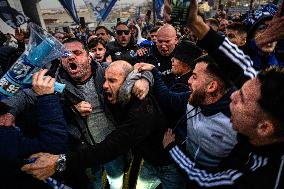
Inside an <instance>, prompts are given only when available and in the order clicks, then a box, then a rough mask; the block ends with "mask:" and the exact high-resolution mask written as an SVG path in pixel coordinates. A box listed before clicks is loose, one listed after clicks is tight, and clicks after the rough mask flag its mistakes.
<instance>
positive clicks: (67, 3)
mask: <svg viewBox="0 0 284 189" xmlns="http://www.w3.org/2000/svg"><path fill="white" fill-rule="evenodd" d="M59 2H60V3H61V5H62V6H63V7H64V9H65V10H66V11H67V13H68V14H69V15H70V16H71V17H72V18H73V20H74V21H75V22H76V23H77V24H79V23H80V20H79V17H78V14H77V10H76V6H75V3H74V0H59Z"/></svg>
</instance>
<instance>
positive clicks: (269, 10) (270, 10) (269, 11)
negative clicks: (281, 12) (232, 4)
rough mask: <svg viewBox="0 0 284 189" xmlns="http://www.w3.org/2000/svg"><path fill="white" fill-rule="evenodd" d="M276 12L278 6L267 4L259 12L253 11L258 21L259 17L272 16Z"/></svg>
mask: <svg viewBox="0 0 284 189" xmlns="http://www.w3.org/2000/svg"><path fill="white" fill-rule="evenodd" d="M277 10H278V6H277V5H275V4H273V3H268V4H266V5H264V6H263V7H261V8H260V9H259V10H257V11H255V18H256V19H258V18H260V17H261V16H264V15H268V16H274V15H275V14H276V12H277Z"/></svg>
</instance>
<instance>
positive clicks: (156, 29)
mask: <svg viewBox="0 0 284 189" xmlns="http://www.w3.org/2000/svg"><path fill="white" fill-rule="evenodd" d="M159 28H160V27H154V28H152V29H151V30H150V32H149V33H154V32H157V31H158V29H159Z"/></svg>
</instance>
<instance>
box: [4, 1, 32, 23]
mask: <svg viewBox="0 0 284 189" xmlns="http://www.w3.org/2000/svg"><path fill="white" fill-rule="evenodd" d="M0 18H1V19H2V20H3V21H4V22H5V23H6V24H7V25H9V26H11V27H12V28H14V29H16V28H17V27H19V26H20V25H22V24H25V23H26V22H27V21H28V17H26V16H25V15H24V14H22V13H20V12H18V11H17V10H16V9H14V8H12V7H10V4H9V2H8V1H7V0H0Z"/></svg>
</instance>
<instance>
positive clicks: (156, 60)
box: [137, 45, 175, 87]
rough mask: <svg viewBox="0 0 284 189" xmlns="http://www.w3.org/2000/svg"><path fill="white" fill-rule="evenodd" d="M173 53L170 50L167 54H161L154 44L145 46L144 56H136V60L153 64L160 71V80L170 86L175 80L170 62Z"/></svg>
mask: <svg viewBox="0 0 284 189" xmlns="http://www.w3.org/2000/svg"><path fill="white" fill-rule="evenodd" d="M173 55H174V52H172V53H171V54H170V55H169V56H162V55H161V53H160V52H159V51H158V49H157V46H156V45H155V46H152V47H149V48H147V53H146V54H145V55H144V56H142V57H137V59H138V60H137V62H146V63H150V64H153V65H154V66H155V67H156V68H157V69H158V70H159V71H160V72H161V73H162V80H163V81H164V82H165V84H166V85H167V86H168V87H170V85H171V84H172V83H173V82H174V80H175V77H174V74H172V62H171V59H172V57H173Z"/></svg>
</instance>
